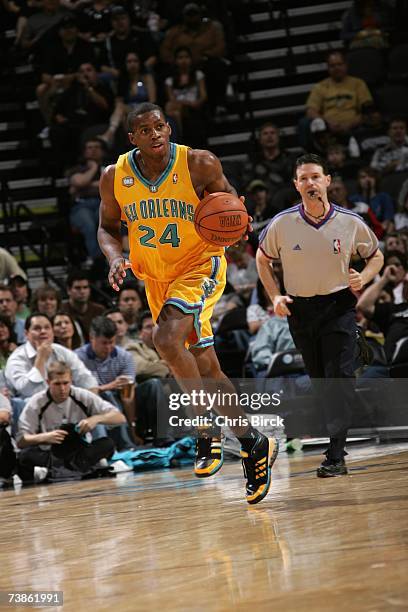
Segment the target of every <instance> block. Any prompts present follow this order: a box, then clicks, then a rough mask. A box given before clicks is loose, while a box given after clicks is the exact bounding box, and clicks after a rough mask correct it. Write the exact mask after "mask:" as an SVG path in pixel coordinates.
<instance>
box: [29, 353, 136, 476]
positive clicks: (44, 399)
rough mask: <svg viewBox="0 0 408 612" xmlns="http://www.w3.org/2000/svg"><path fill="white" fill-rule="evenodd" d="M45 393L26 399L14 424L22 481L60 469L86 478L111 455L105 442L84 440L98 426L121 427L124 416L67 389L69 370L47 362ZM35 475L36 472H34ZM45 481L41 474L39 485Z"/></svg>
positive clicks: (111, 446) (91, 397) (109, 444)
mask: <svg viewBox="0 0 408 612" xmlns="http://www.w3.org/2000/svg"><path fill="white" fill-rule="evenodd" d="M47 382H48V389H44V390H43V391H40V392H39V393H36V394H35V395H33V397H31V398H30V399H29V400H28V402H27V404H26V405H25V407H24V410H23V412H22V413H21V415H20V418H19V421H18V433H17V444H18V446H19V448H21V449H22V451H21V452H20V453H19V456H18V473H19V476H20V478H21V479H22V480H23V481H32V480H33V479H34V478H35V470H34V468H35V467H36V466H38V467H45V468H47V469H49V468H51V469H53V468H55V467H56V466H58V467H61V466H63V467H65V468H67V469H71V470H75V471H77V472H81V473H85V472H88V471H89V470H91V469H92V468H93V467H95V465H96V464H97V462H98V461H100V459H103V458H109V457H110V456H111V455H112V454H113V452H114V444H113V442H112V440H111V439H110V438H99V439H97V440H94V441H93V442H91V443H89V442H87V441H85V439H84V436H85V434H87V433H88V432H90V431H92V430H93V429H94V428H95V427H96V426H97V425H98V424H103V425H121V424H123V423H125V417H124V416H123V414H122V413H121V412H120V411H119V410H118V409H117V408H115V407H114V406H113V405H112V404H110V403H109V402H106V401H105V400H103V399H101V398H100V397H98V396H97V395H95V394H94V393H91V392H90V391H87V390H86V389H79V388H78V387H75V386H73V385H72V372H71V368H70V367H69V365H68V364H66V363H64V362H61V361H54V362H51V363H50V364H49V366H48V380H47ZM37 472H38V471H37ZM46 475H47V473H46V472H43V473H42V479H43V478H44V477H45V476H46Z"/></svg>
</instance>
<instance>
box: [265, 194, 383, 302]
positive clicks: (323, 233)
mask: <svg viewBox="0 0 408 612" xmlns="http://www.w3.org/2000/svg"><path fill="white" fill-rule="evenodd" d="M259 243H260V244H259V246H260V249H261V251H262V253H264V255H266V257H268V258H270V259H280V260H281V262H282V267H283V278H284V283H285V288H286V291H287V293H288V294H289V295H294V296H301V297H311V296H313V295H327V294H328V293H334V292H335V291H340V290H341V289H345V288H346V287H348V286H349V267H350V259H351V257H352V255H356V254H357V255H359V256H360V257H361V258H363V259H369V258H370V257H371V256H372V255H374V253H375V252H376V250H377V248H378V240H377V238H376V236H375V234H374V233H373V232H372V231H371V229H370V228H369V227H368V225H367V224H366V223H365V222H364V221H363V219H362V218H361V217H360V216H359V215H357V214H356V213H353V212H351V211H350V210H347V209H346V208H341V207H340V206H337V205H335V204H330V210H329V212H328V214H327V215H326V217H325V218H324V219H323V220H322V221H321V222H320V223H313V222H312V221H311V220H309V219H308V218H307V217H306V215H305V212H304V209H303V204H297V205H296V206H293V207H292V208H288V209H287V210H284V211H282V212H281V213H279V214H278V215H276V216H275V217H274V218H273V219H272V221H271V222H270V224H269V225H268V226H267V227H266V228H265V229H264V231H263V232H262V233H261V235H260V240H259Z"/></svg>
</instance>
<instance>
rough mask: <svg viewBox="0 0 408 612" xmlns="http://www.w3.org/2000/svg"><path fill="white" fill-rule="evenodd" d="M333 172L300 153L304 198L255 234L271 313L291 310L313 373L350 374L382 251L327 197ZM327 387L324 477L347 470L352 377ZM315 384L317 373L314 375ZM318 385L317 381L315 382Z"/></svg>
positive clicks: (298, 175)
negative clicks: (365, 299) (359, 312)
mask: <svg viewBox="0 0 408 612" xmlns="http://www.w3.org/2000/svg"><path fill="white" fill-rule="evenodd" d="M330 181H331V177H330V175H329V174H328V172H327V168H326V165H325V162H324V161H323V160H322V159H321V158H320V157H319V156H318V155H314V154H306V155H303V156H301V157H299V158H298V159H297V160H296V164H295V178H294V184H295V187H296V189H297V190H298V192H299V193H300V195H301V197H302V202H301V203H300V204H297V205H296V206H294V207H293V208H289V209H287V210H284V211H282V212H281V213H279V214H278V215H276V216H275V217H274V218H273V220H272V221H271V223H270V224H269V225H268V227H267V228H265V230H264V231H263V233H262V234H261V236H260V241H259V243H260V248H259V249H258V252H257V267H258V272H259V276H260V278H261V281H262V282H263V285H264V287H265V289H266V291H267V292H268V295H269V297H270V299H271V301H272V303H273V307H274V310H275V314H276V315H278V316H280V317H286V316H287V317H288V323H289V329H290V332H291V334H292V336H293V340H294V342H295V345H296V346H297V348H298V349H299V350H300V352H301V353H302V357H303V360H304V362H305V366H306V370H307V372H308V374H309V375H310V377H311V378H312V379H323V378H326V379H327V378H328V379H345V378H353V377H354V369H355V368H354V363H355V355H356V352H357V351H356V342H357V328H356V313H355V305H356V301H357V300H356V297H355V296H354V294H353V293H352V291H351V290H353V291H359V290H360V289H361V288H362V287H363V286H364V285H366V284H367V283H368V282H370V280H371V279H373V278H374V276H375V275H376V274H377V272H379V270H380V269H381V267H382V265H383V260H384V258H383V255H382V253H381V251H380V250H379V249H378V240H377V238H376V236H375V235H374V233H373V232H372V231H371V230H370V228H369V227H368V226H367V225H366V224H365V223H364V221H363V219H362V218H361V217H359V216H358V215H356V214H355V213H352V212H351V211H349V210H346V209H345V208H340V206H336V205H333V204H331V203H330V202H329V200H328V198H327V188H328V186H329V185H330ZM352 255H359V256H360V257H361V258H363V259H365V260H366V265H365V267H364V269H363V270H362V272H357V271H356V270H354V269H353V268H350V258H351V256H352ZM272 259H280V260H281V262H282V267H283V278H284V284H285V288H286V290H287V292H288V295H281V294H280V291H279V288H278V287H277V285H276V283H275V281H274V279H273V276H272V273H271V267H270V262H271V260H272ZM330 384H331V383H330V382H329V381H327V382H326V384H325V387H324V392H325V394H327V395H325V397H328V396H330V397H329V399H328V400H327V401H326V402H324V404H325V405H324V408H325V414H326V421H327V423H326V424H327V426H328V429H329V433H330V434H331V436H330V444H329V448H328V449H327V451H326V459H325V460H324V461H323V463H322V465H321V466H320V467H319V468H318V470H317V475H318V476H319V477H321V478H326V477H332V476H340V475H342V474H347V468H346V465H345V461H344V455H345V454H346V453H345V451H344V447H345V444H346V435H347V423H348V422H349V416H350V413H351V408H352V404H353V400H354V393H353V387H352V384H348V383H346V384H344V385H343V384H342V385H340V383H339V382H337V383H336V386H335V388H334V389H333V390H332V391H331V392H330V391H329V386H330ZM314 386H315V388H317V386H320V385H318V383H317V381H314ZM320 388H321V386H320Z"/></svg>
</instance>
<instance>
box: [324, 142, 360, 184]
mask: <svg viewBox="0 0 408 612" xmlns="http://www.w3.org/2000/svg"><path fill="white" fill-rule="evenodd" d="M326 160H327V166H328V171H329V174H330V175H331V176H332V177H334V176H338V177H340V178H341V179H342V180H343V181H347V180H349V179H354V177H355V175H356V164H355V162H354V161H353V160H350V159H347V156H346V149H345V147H344V146H343V145H342V144H340V143H338V142H337V143H333V144H330V145H329V146H328V147H327V156H326Z"/></svg>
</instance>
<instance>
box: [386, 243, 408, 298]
mask: <svg viewBox="0 0 408 612" xmlns="http://www.w3.org/2000/svg"><path fill="white" fill-rule="evenodd" d="M384 264H385V267H389V268H390V270H389V274H388V276H389V281H390V283H389V290H390V293H392V298H393V302H394V304H401V303H402V302H408V278H407V258H406V256H405V255H403V254H402V253H399V252H398V251H388V252H387V253H386V254H385V255H384Z"/></svg>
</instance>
